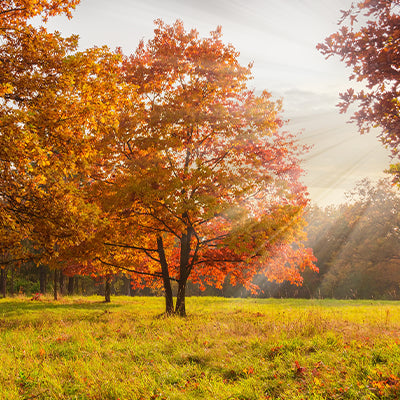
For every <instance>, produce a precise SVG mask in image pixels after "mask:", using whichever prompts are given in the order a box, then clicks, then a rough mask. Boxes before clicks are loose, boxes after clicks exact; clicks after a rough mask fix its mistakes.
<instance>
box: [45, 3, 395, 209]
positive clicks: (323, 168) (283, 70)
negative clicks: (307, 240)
mask: <svg viewBox="0 0 400 400" xmlns="http://www.w3.org/2000/svg"><path fill="white" fill-rule="evenodd" d="M350 4H351V0H335V1H332V0H279V1H276V0H146V1H144V0H112V1H111V0H81V4H80V5H78V7H77V9H76V10H75V12H74V13H73V19H72V20H67V19H66V18H63V17H57V18H53V19H51V20H50V22H49V24H48V29H49V30H59V31H60V32H62V33H63V34H64V35H70V34H75V33H76V34H79V36H80V47H81V48H82V49H84V48H87V47H92V46H95V45H96V46H101V45H108V46H109V47H110V48H112V49H114V48H115V47H122V49H123V51H124V53H125V54H130V53H132V52H134V50H135V49H136V47H137V45H138V42H139V40H140V39H145V40H148V39H150V38H152V36H153V29H154V23H153V21H154V20H155V19H157V18H162V19H163V20H164V21H165V22H167V23H173V22H174V21H175V20H176V19H181V20H182V21H183V22H184V24H185V26H186V29H191V28H196V29H197V30H198V31H199V32H200V34H201V35H202V36H207V35H208V33H209V32H210V31H211V30H215V28H216V27H217V26H218V25H221V26H222V32H223V40H224V41H225V42H226V43H232V44H233V45H234V46H235V48H236V49H237V50H238V51H240V53H241V56H240V60H241V62H242V63H243V64H248V63H249V62H251V61H253V62H254V68H253V75H254V80H253V81H252V82H251V86H252V87H254V88H255V89H256V90H263V89H266V90H268V91H270V92H272V94H273V95H274V97H275V98H282V99H283V105H284V109H285V111H284V118H285V119H289V120H290V122H289V124H288V126H287V130H290V131H303V134H302V140H303V141H304V142H305V143H307V144H310V145H313V148H312V150H311V151H310V153H309V154H308V155H307V156H306V160H305V162H304V163H303V168H304V169H305V176H304V178H303V181H304V182H305V183H306V185H307V186H308V188H309V192H310V196H311V200H312V201H313V202H314V203H317V204H320V205H327V204H330V203H338V202H342V201H344V199H345V197H344V193H345V192H346V191H348V190H350V189H352V187H353V186H354V185H355V183H356V182H357V181H358V180H360V179H361V178H364V177H370V178H371V179H377V178H379V177H381V176H384V174H383V170H384V169H385V168H387V167H388V166H389V163H390V159H389V157H388V152H387V151H386V150H385V149H384V148H383V146H382V145H381V144H380V143H379V142H378V140H377V139H376V137H375V136H374V135H373V134H369V135H364V136H360V135H359V133H358V132H357V129H356V126H354V125H353V124H347V123H346V121H347V120H348V119H349V118H350V115H340V114H339V111H338V109H337V107H335V105H336V104H337V103H338V100H339V98H338V93H339V92H340V91H343V90H344V89H345V88H347V87H349V85H350V83H349V81H348V75H349V72H350V71H349V70H347V69H346V68H345V67H344V66H343V65H342V64H341V63H340V61H339V60H334V59H329V60H325V59H324V57H323V56H322V55H321V54H320V53H318V51H317V50H316V48H315V46H316V45H317V43H318V42H321V41H323V40H324V38H325V37H326V36H328V35H329V34H330V33H333V32H334V31H336V29H337V20H338V19H339V17H340V9H347V8H349V6H350Z"/></svg>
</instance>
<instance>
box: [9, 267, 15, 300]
mask: <svg viewBox="0 0 400 400" xmlns="http://www.w3.org/2000/svg"><path fill="white" fill-rule="evenodd" d="M14 273H15V268H14V266H12V267H11V288H10V289H11V296H12V297H14Z"/></svg>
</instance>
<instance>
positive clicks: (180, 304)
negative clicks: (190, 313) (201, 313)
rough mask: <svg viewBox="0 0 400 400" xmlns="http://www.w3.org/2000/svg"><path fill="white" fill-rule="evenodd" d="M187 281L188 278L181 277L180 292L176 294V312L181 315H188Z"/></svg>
mask: <svg viewBox="0 0 400 400" xmlns="http://www.w3.org/2000/svg"><path fill="white" fill-rule="evenodd" d="M186 283H187V280H184V279H182V278H181V279H180V281H179V286H178V294H177V296H176V308H175V313H176V314H177V315H179V316H180V317H186V305H185V300H186Z"/></svg>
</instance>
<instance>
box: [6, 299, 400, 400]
mask: <svg viewBox="0 0 400 400" xmlns="http://www.w3.org/2000/svg"><path fill="white" fill-rule="evenodd" d="M163 301H164V300H163V298H156V297H153V298H151V297H147V298H145V297H131V298H129V297H114V298H112V302H111V303H109V304H106V303H103V302H102V298H100V297H89V298H84V297H68V298H66V297H65V298H62V299H61V300H59V301H57V302H54V301H51V300H50V298H48V299H47V298H43V299H42V300H40V301H31V300H30V299H27V298H14V299H2V300H0V354H1V370H0V399H7V400H13V399H79V400H83V399H85V400H86V399H96V400H100V399H101V400H105V399H113V400H116V399H120V400H122V399H124V400H128V399H135V400H136V399H143V400H148V399H159V400H162V399H182V400H183V399H217V400H224V399H226V400H228V399H230V400H233V399H241V400H245V399H248V400H250V399H251V400H260V399H285V400H286V399H287V400H289V399H290V400H300V399H315V400H316V399H357V400H360V399H398V398H400V306H399V304H398V303H397V302H389V301H354V300H353V301H336V300H278V299H224V298H215V297H191V298H188V299H187V311H188V314H189V315H188V317H187V318H180V317H169V318H165V317H164V316H163V315H162V314H161V311H162V310H163V307H164V304H163Z"/></svg>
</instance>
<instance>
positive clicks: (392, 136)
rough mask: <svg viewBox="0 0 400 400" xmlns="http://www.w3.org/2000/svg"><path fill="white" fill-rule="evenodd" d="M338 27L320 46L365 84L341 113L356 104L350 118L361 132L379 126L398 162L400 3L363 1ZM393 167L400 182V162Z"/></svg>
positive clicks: (345, 99) (344, 101) (345, 98)
mask: <svg viewBox="0 0 400 400" xmlns="http://www.w3.org/2000/svg"><path fill="white" fill-rule="evenodd" d="M339 24H340V25H341V28H340V30H339V31H338V32H336V33H334V34H332V35H330V36H329V37H328V38H326V39H325V42H324V43H321V44H319V45H318V46H317V48H318V49H319V50H320V51H321V53H322V54H324V55H325V56H326V57H327V58H328V57H330V56H332V55H337V56H339V57H340V58H341V60H342V61H343V62H345V63H346V66H347V67H349V68H351V69H352V74H351V76H350V79H351V80H354V81H356V82H357V84H356V85H358V87H360V86H361V89H360V90H355V89H354V88H350V89H348V90H347V91H346V92H345V93H342V94H341V95H340V97H341V102H340V103H339V107H340V110H341V112H346V111H347V109H348V108H349V107H350V106H351V105H357V106H358V108H357V109H356V111H355V113H354V115H353V116H352V118H351V120H352V121H354V122H356V123H357V125H358V127H359V130H360V132H361V133H364V132H367V131H369V130H370V129H371V128H374V127H378V128H380V129H381V133H380V139H381V141H382V143H383V144H384V145H385V146H387V147H389V148H390V149H391V150H392V154H393V156H394V157H395V160H396V159H398V157H399V148H400V147H399V145H400V123H399V115H400V113H399V111H400V101H399V97H400V87H399V84H400V1H399V0H364V1H359V2H357V3H355V4H352V6H351V8H350V9H349V10H347V11H342V18H341V19H340V21H339ZM358 82H360V84H359V83H358ZM391 169H392V172H393V173H394V174H395V176H396V177H397V178H396V179H397V180H399V178H400V166H399V164H394V165H392V167H391Z"/></svg>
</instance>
